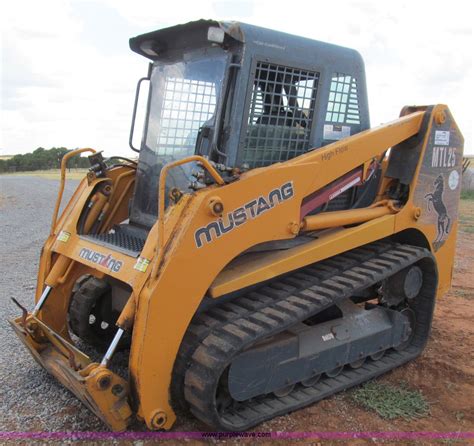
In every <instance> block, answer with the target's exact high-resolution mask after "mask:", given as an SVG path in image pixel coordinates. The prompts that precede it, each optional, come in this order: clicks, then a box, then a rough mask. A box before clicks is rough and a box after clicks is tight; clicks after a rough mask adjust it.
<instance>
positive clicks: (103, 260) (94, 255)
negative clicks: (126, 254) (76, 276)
mask: <svg viewBox="0 0 474 446" xmlns="http://www.w3.org/2000/svg"><path fill="white" fill-rule="evenodd" d="M79 257H81V258H82V259H85V260H89V261H90V262H93V263H96V264H97V265H100V266H103V267H104V268H108V269H109V270H110V271H113V272H114V273H118V272H119V271H120V268H122V265H123V262H122V261H121V260H117V259H114V258H113V257H112V256H111V255H110V254H107V255H105V254H101V253H100V252H97V251H93V250H92V249H88V248H82V249H81V250H80V252H79Z"/></svg>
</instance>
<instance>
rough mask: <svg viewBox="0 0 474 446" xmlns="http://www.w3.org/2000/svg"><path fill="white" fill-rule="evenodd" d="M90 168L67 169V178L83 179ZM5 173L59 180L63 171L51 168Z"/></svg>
mask: <svg viewBox="0 0 474 446" xmlns="http://www.w3.org/2000/svg"><path fill="white" fill-rule="evenodd" d="M87 171H88V169H70V170H67V171H66V179H71V180H82V178H84V177H85V176H86V174H87ZM5 175H15V176H16V175H20V176H34V177H41V178H46V179H48V180H59V178H60V177H61V171H60V170H59V169H51V170H34V171H31V172H13V173H7V174H5Z"/></svg>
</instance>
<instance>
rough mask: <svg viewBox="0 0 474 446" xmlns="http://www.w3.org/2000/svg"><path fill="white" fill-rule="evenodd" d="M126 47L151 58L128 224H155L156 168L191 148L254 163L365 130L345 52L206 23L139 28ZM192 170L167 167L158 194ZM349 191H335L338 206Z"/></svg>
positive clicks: (361, 93) (361, 80)
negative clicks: (163, 186)
mask: <svg viewBox="0 0 474 446" xmlns="http://www.w3.org/2000/svg"><path fill="white" fill-rule="evenodd" d="M130 47H131V49H132V50H133V51H135V52H137V53H139V54H141V55H143V56H145V57H147V58H148V59H150V60H151V70H150V76H149V80H150V88H149V97H148V107H147V114H146V120H145V125H144V132H143V138H142V142H141V147H140V150H139V152H140V154H139V163H138V173H137V180H136V185H135V192H134V197H133V200H132V205H131V213H130V222H131V223H132V224H135V225H138V226H141V227H144V228H150V227H151V226H152V225H153V224H154V222H155V221H156V215H157V188H158V179H159V173H160V170H161V168H162V166H163V165H164V164H166V163H168V162H170V161H174V160H177V159H181V158H184V157H186V156H189V155H194V154H199V155H203V156H207V157H208V158H209V159H210V160H212V161H215V162H217V163H222V164H224V165H226V166H229V167H242V166H244V167H245V168H256V167H263V166H267V165H270V164H273V163H276V162H281V161H286V160H288V159H290V158H293V157H295V156H298V155H301V154H303V153H305V152H306V151H308V150H310V149H313V148H318V147H321V146H324V145H326V144H329V143H331V142H334V141H336V140H339V139H341V138H344V137H346V136H350V135H353V134H355V133H358V132H360V131H362V130H365V129H367V128H369V127H370V123H369V113H368V106H367V92H366V82H365V73H364V64H363V61H362V58H361V56H360V55H359V53H357V52H356V51H355V50H352V49H348V48H343V47H339V46H336V45H331V44H328V43H323V42H318V41H315V40H311V39H306V38H302V37H297V36H293V35H289V34H285V33H281V32H277V31H273V30H269V29H265V28H260V27H257V26H253V25H247V24H244V23H237V22H216V21H212V20H199V21H196V22H191V23H187V24H184V25H178V26H173V27H170V28H166V29H161V30H158V31H155V32H151V33H147V34H143V35H140V36H137V37H135V38H132V39H131V40H130ZM135 150H136V149H135ZM195 169H196V166H193V165H192V164H187V165H184V166H181V167H176V168H174V169H172V170H171V172H170V175H169V178H168V181H167V185H166V186H167V188H168V190H169V189H171V188H173V187H177V188H179V189H180V190H182V191H183V192H188V191H189V185H190V183H192V182H194V184H196V178H195V177H193V176H192V173H193V170H195ZM350 192H351V191H350ZM352 195H353V192H351V195H350V196H349V195H347V194H345V196H344V194H343V195H342V196H339V197H338V200H339V201H341V200H342V201H343V202H344V203H342V207H345V208H347V207H350V204H351V203H350V202H354V200H355V197H354V196H352Z"/></svg>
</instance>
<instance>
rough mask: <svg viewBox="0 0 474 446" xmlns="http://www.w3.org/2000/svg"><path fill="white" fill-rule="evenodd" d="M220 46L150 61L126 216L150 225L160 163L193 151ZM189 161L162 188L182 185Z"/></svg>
mask: <svg viewBox="0 0 474 446" xmlns="http://www.w3.org/2000/svg"><path fill="white" fill-rule="evenodd" d="M226 60H227V59H226V55H225V54H224V53H223V52H222V51H220V50H219V51H218V52H213V54H211V53H210V52H209V51H206V52H204V53H203V52H202V51H201V52H199V53H198V54H191V55H185V57H184V58H183V59H180V60H179V61H176V62H169V63H163V62H158V63H156V64H155V65H154V67H153V71H152V75H151V82H150V95H149V112H148V119H147V122H146V123H145V134H144V138H143V143H142V147H141V150H140V156H139V164H138V172H137V183H136V186H135V194H134V198H133V203H132V209H131V215H130V220H131V221H134V222H137V223H140V224H143V225H146V226H152V225H153V224H154V222H155V220H156V215H157V187H158V178H159V174H160V170H161V168H162V167H163V165H164V164H166V163H169V162H171V161H174V160H177V159H181V158H184V157H186V156H189V155H193V154H194V153H195V147H196V139H197V136H198V132H199V129H200V128H201V127H202V126H203V125H209V126H212V125H213V124H214V121H215V118H216V116H215V115H216V105H217V103H218V99H219V95H220V93H221V87H222V82H223V78H224V72H225V66H226ZM193 167H195V166H193V164H192V163H190V164H185V165H183V166H179V167H175V168H173V169H171V171H170V172H169V173H168V177H167V181H166V189H167V193H166V195H168V192H169V190H170V189H171V188H173V187H177V188H179V189H181V190H182V191H184V192H186V191H187V190H188V185H189V182H190V181H191V179H192V178H191V175H190V174H191V171H192V170H193Z"/></svg>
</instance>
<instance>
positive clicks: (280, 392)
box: [273, 384, 295, 398]
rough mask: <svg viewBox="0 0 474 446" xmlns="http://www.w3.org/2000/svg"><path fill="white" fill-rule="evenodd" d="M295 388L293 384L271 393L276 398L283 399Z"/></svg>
mask: <svg viewBox="0 0 474 446" xmlns="http://www.w3.org/2000/svg"><path fill="white" fill-rule="evenodd" d="M294 388H295V385H294V384H289V385H287V386H285V387H282V388H281V389H278V390H275V391H274V392H273V395H275V396H277V397H278V398H283V397H284V396H287V395H289V394H290V393H291V392H292V391H293V389H294Z"/></svg>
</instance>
